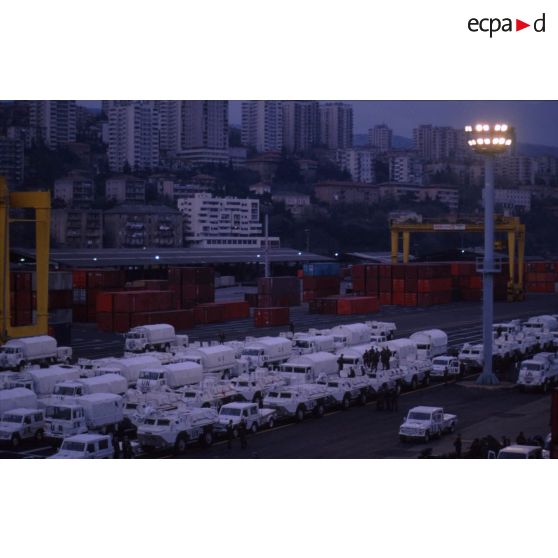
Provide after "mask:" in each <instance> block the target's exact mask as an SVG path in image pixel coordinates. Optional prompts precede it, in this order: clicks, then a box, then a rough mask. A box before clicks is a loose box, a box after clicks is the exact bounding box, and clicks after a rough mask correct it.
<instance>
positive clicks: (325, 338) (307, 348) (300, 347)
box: [293, 333, 335, 355]
mask: <svg viewBox="0 0 558 558" xmlns="http://www.w3.org/2000/svg"><path fill="white" fill-rule="evenodd" d="M334 350H335V341H334V340H333V337H332V336H331V335H309V334H307V333H300V334H299V333H297V334H295V337H294V339H293V353H294V354H297V355H307V354H310V353H320V352H333V351H334Z"/></svg>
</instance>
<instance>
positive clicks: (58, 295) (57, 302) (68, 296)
mask: <svg viewBox="0 0 558 558" xmlns="http://www.w3.org/2000/svg"><path fill="white" fill-rule="evenodd" d="M48 307H49V310H61V309H65V308H71V307H72V291H70V290H65V291H49V292H48Z"/></svg>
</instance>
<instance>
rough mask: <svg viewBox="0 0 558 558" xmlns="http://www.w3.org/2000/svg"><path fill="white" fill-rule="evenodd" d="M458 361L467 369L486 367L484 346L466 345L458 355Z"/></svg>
mask: <svg viewBox="0 0 558 558" xmlns="http://www.w3.org/2000/svg"><path fill="white" fill-rule="evenodd" d="M457 360H458V361H459V362H460V363H463V364H464V365H465V366H466V367H467V368H482V367H483V365H484V351H483V348H482V344H479V343H477V344H475V345H473V344H471V343H465V344H464V345H463V347H462V348H461V350H460V351H459V354H458V355H457Z"/></svg>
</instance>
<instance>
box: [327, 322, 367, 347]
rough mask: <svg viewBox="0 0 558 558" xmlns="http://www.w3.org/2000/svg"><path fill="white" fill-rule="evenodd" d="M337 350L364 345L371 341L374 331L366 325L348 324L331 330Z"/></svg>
mask: <svg viewBox="0 0 558 558" xmlns="http://www.w3.org/2000/svg"><path fill="white" fill-rule="evenodd" d="M330 335H332V336H333V340H334V342H335V348H336V349H342V348H343V347H351V346H352V345H362V344H363V343H368V342H369V341H370V336H371V335H372V330H371V329H370V328H369V327H368V326H367V325H366V324H346V325H339V326H335V327H333V328H331V333H330Z"/></svg>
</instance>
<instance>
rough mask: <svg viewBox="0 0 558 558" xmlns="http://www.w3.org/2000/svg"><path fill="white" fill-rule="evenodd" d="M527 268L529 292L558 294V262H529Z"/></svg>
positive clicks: (527, 288) (527, 289)
mask: <svg viewBox="0 0 558 558" xmlns="http://www.w3.org/2000/svg"><path fill="white" fill-rule="evenodd" d="M525 267H526V272H527V274H526V291H527V292H529V293H554V292H558V262H528V263H527V265H526V266H525Z"/></svg>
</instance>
